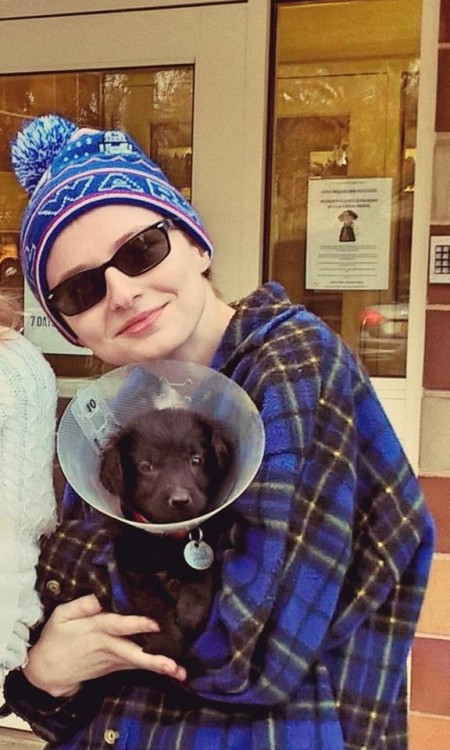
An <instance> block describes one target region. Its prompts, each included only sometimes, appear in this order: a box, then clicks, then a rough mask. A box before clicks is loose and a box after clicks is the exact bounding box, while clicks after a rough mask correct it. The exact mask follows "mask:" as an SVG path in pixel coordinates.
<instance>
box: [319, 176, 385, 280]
mask: <svg viewBox="0 0 450 750" xmlns="http://www.w3.org/2000/svg"><path fill="white" fill-rule="evenodd" d="M391 215H392V178H390V177H374V178H364V179H363V178H361V179H356V178H355V179H353V178H349V179H331V180H322V179H315V180H314V179H313V180H309V183H308V225H307V234H306V288H307V289H322V290H326V289H338V290H350V289H354V290H357V289H387V288H388V286H389V255H390V245H391Z"/></svg>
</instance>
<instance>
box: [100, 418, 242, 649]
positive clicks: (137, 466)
mask: <svg viewBox="0 0 450 750" xmlns="http://www.w3.org/2000/svg"><path fill="white" fill-rule="evenodd" d="M232 454H233V451H232V444H231V441H230V439H229V438H228V437H227V435H226V432H225V429H224V427H223V425H222V424H221V423H219V422H218V421H216V420H212V419H209V418H208V419H207V418H205V417H203V416H202V415H199V414H197V413H195V412H192V411H188V410H186V409H161V410H155V409H151V410H148V411H146V412H143V413H141V414H140V415H139V417H137V418H135V419H133V420H132V421H131V422H130V423H129V424H127V425H125V426H124V427H123V428H121V429H120V430H119V431H118V432H117V433H116V434H115V435H113V436H112V437H111V438H110V440H109V441H108V442H107V444H106V445H105V447H104V449H103V452H102V458H101V463H100V481H101V482H102V484H103V485H104V486H105V487H106V489H107V490H108V491H109V492H111V493H113V494H114V495H118V496H119V497H120V505H121V509H122V512H123V514H124V516H125V517H126V518H128V519H131V520H144V519H146V520H147V521H148V522H150V523H172V522H179V521H184V520H189V519H191V518H196V517H197V516H199V515H202V514H203V513H206V512H207V511H208V509H210V508H211V506H212V504H213V503H214V500H215V499H216V496H217V491H218V489H219V487H220V485H221V483H222V481H223V479H224V477H225V475H226V473H227V472H228V471H229V469H230V467H231V463H232ZM136 514H137V515H136ZM226 516H227V513H226V511H221V513H220V514H218V515H216V516H214V517H213V518H211V519H210V520H209V521H208V522H206V523H205V524H203V525H202V532H203V533H204V537H205V541H207V542H208V543H209V544H210V546H211V547H212V549H213V550H214V553H215V558H216V560H215V564H214V565H213V566H212V567H211V568H209V569H208V570H205V571H197V570H194V569H193V568H191V567H190V566H189V565H188V564H187V563H186V561H185V559H184V556H183V551H184V548H185V546H186V544H187V542H188V541H189V540H188V536H187V535H183V534H181V535H155V534H149V533H148V532H146V531H141V530H139V529H136V528H134V527H132V526H130V525H128V524H124V523H121V522H119V521H116V522H112V523H111V524H110V529H111V533H112V536H113V541H114V547H115V554H116V563H117V567H118V570H119V573H120V575H121V577H122V580H123V582H124V585H125V588H126V590H127V592H128V596H129V598H130V601H131V603H132V605H133V612H134V613H136V614H145V615H147V616H150V617H153V618H154V619H155V620H156V621H157V622H158V623H159V625H160V627H161V632H160V633H151V634H145V635H139V636H136V640H138V642H139V643H141V645H142V646H143V648H144V650H145V651H147V652H149V653H159V654H165V655H167V656H171V657H173V658H174V659H177V660H180V658H182V657H183V656H184V655H185V654H186V651H187V649H188V647H189V645H190V644H191V643H192V641H193V640H194V639H195V637H196V636H197V635H198V634H199V633H200V632H201V629H202V627H203V626H204V624H205V622H206V619H207V617H208V614H209V610H210V606H211V602H212V597H213V594H214V591H215V590H216V588H217V586H218V583H219V581H218V569H217V563H218V561H219V560H220V557H221V550H222V549H223V546H224V539H225V536H224V528H225V527H227V521H226ZM226 536H227V535H226Z"/></svg>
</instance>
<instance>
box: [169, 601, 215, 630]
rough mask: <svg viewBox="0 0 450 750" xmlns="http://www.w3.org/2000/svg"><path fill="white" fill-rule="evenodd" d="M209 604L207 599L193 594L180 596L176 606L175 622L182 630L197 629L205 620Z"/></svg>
mask: <svg viewBox="0 0 450 750" xmlns="http://www.w3.org/2000/svg"><path fill="white" fill-rule="evenodd" d="M209 605H210V602H209V601H202V600H201V599H199V598H198V597H195V596H189V595H186V596H181V597H180V599H179V601H178V604H177V608H176V621H177V624H178V625H179V627H180V628H181V629H182V630H191V631H193V630H198V628H200V626H201V625H202V624H203V623H205V622H206V619H207V617H208V612H209Z"/></svg>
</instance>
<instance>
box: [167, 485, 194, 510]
mask: <svg viewBox="0 0 450 750" xmlns="http://www.w3.org/2000/svg"><path fill="white" fill-rule="evenodd" d="M191 503H192V498H191V496H190V494H189V492H187V491H186V490H182V489H177V490H175V491H174V492H172V494H171V495H170V497H169V505H170V506H171V507H172V508H186V507H188V506H189V505H191Z"/></svg>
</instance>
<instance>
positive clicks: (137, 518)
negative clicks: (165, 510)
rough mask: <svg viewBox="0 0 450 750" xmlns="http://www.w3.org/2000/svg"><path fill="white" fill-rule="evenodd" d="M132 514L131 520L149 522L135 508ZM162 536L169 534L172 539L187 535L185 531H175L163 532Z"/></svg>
mask: <svg viewBox="0 0 450 750" xmlns="http://www.w3.org/2000/svg"><path fill="white" fill-rule="evenodd" d="M132 516H133V521H137V522H138V523H149V520H148V518H146V517H145V516H144V515H143V514H142V513H139V512H138V511H137V510H136V511H133V514H132ZM164 536H170V537H171V538H172V539H183V537H185V536H187V531H175V532H173V533H172V534H165V535H164Z"/></svg>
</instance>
